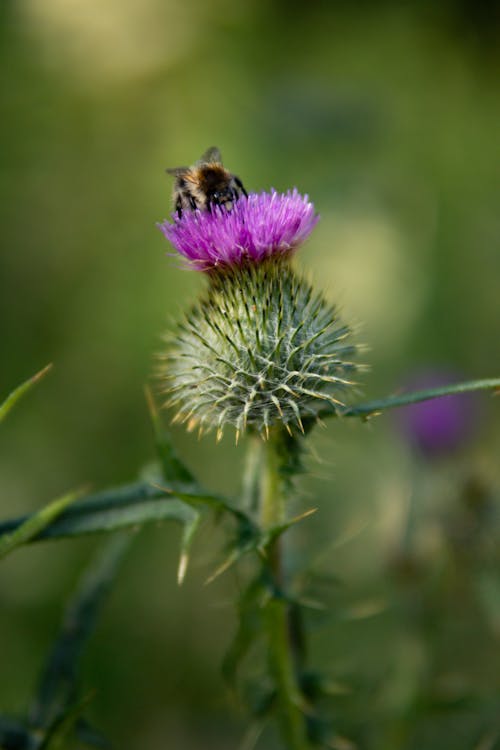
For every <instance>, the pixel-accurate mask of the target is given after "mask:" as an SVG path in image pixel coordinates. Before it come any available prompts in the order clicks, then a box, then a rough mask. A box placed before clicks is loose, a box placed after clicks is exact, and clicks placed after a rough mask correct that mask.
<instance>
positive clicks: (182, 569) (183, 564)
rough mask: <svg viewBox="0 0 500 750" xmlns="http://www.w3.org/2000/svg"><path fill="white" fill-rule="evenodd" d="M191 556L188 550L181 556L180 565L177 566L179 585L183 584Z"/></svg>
mask: <svg viewBox="0 0 500 750" xmlns="http://www.w3.org/2000/svg"><path fill="white" fill-rule="evenodd" d="M188 561H189V556H188V554H187V553H186V552H183V553H182V555H181V556H180V558H179V567H178V568H177V585H178V586H182V584H183V582H184V577H185V575H186V570H187V566H188Z"/></svg>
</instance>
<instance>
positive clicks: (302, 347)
mask: <svg viewBox="0 0 500 750" xmlns="http://www.w3.org/2000/svg"><path fill="white" fill-rule="evenodd" d="M349 335H350V329H349V328H348V327H347V326H346V325H344V324H343V323H342V322H341V321H340V320H339V317H338V315H337V312H336V310H335V308H332V307H331V306H330V305H329V304H328V303H327V302H326V301H325V300H324V299H323V297H322V296H320V295H317V294H315V293H314V292H313V289H312V287H311V286H310V284H309V283H308V282H306V281H305V280H303V279H302V278H300V277H298V276H297V275H296V274H295V272H294V270H293V269H292V267H291V266H290V264H289V263H288V262H283V261H280V260H279V259H276V258H274V259H269V260H267V261H265V262H263V263H260V264H258V265H255V264H251V263H249V264H248V265H246V266H244V267H240V268H233V269H229V270H228V269H226V270H225V271H224V272H223V273H218V272H216V271H214V272H212V274H210V284H209V287H208V289H207V291H206V293H205V296H204V297H202V299H201V301H200V302H199V303H198V304H197V305H196V306H195V307H194V308H193V309H192V310H191V311H190V313H188V315H187V316H186V318H185V320H184V322H182V323H181V324H179V326H178V330H177V332H176V333H175V334H174V335H173V336H172V337H171V339H170V342H169V349H168V352H167V354H166V355H164V356H163V357H162V358H161V366H160V377H161V378H162V381H163V384H164V390H165V392H166V393H167V394H168V397H167V406H170V407H174V408H175V409H176V415H175V417H174V421H180V422H187V424H188V428H189V429H195V428H198V429H199V430H200V432H205V431H209V430H211V429H216V430H217V436H218V437H221V436H222V432H223V430H224V427H226V426H227V425H229V424H230V425H233V426H234V428H235V429H236V431H237V435H239V433H240V432H241V431H243V430H245V429H246V428H250V429H252V430H254V431H257V432H259V433H261V434H262V435H263V436H264V437H265V436H266V435H267V434H268V432H269V429H270V428H272V427H273V426H275V425H283V426H285V427H286V429H287V430H288V431H289V432H292V430H295V429H299V430H303V421H304V420H306V419H310V418H311V417H312V418H317V417H318V415H319V413H320V412H321V411H324V410H325V406H326V405H330V407H331V408H332V409H333V410H334V411H336V412H339V411H340V410H341V407H342V405H343V404H342V400H341V396H342V394H343V392H344V391H345V390H346V388H349V387H350V386H352V382H351V381H350V380H349V376H350V374H351V373H352V372H353V371H354V370H356V369H357V366H356V364H355V363H354V362H352V361H351V357H352V355H354V354H355V353H356V349H357V347H356V346H355V345H353V344H352V343H349V342H348V341H347V339H348V337H349Z"/></svg>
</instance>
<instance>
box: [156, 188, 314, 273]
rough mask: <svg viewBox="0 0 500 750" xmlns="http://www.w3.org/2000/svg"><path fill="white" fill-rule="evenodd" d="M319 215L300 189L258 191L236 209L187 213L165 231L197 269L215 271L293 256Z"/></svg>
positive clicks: (218, 208)
mask: <svg viewBox="0 0 500 750" xmlns="http://www.w3.org/2000/svg"><path fill="white" fill-rule="evenodd" d="M318 218H319V217H318V215H317V214H315V212H314V206H313V204H312V203H311V202H310V201H309V198H308V196H307V195H300V193H299V192H298V191H297V190H296V189H294V190H292V191H288V192H287V193H286V194H283V193H277V192H276V191H275V190H272V191H271V192H270V193H252V194H250V195H249V196H248V198H240V199H239V200H237V201H236V202H235V203H234V204H233V207H232V209H231V210H230V211H228V210H227V209H226V208H224V207H222V206H216V207H214V208H212V210H211V211H192V212H189V213H188V212H184V213H183V215H182V216H181V217H180V218H179V217H177V216H175V217H174V220H173V223H170V222H168V221H164V222H163V223H161V224H159V225H158V226H159V228H160V229H161V231H162V232H163V234H164V235H165V237H166V238H167V239H168V240H169V241H170V242H171V243H172V245H173V246H174V247H175V249H176V250H177V251H178V252H179V253H180V254H181V255H182V256H184V258H186V259H187V261H188V264H189V266H190V267H191V268H194V269H197V270H200V271H209V270H210V269H213V268H215V267H216V266H224V265H225V266H234V265H240V264H242V263H244V262H246V261H247V260H250V261H253V262H256V263H258V262H260V261H262V260H264V259H265V258H268V257H270V256H276V255H286V254H290V253H291V252H293V251H294V250H295V249H296V248H297V247H298V246H299V245H300V244H301V243H302V242H304V240H305V239H306V238H307V237H308V236H309V234H310V233H311V231H312V230H313V228H314V226H315V224H316V222H317V221H318Z"/></svg>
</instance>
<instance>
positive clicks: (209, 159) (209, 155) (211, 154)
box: [196, 146, 222, 166]
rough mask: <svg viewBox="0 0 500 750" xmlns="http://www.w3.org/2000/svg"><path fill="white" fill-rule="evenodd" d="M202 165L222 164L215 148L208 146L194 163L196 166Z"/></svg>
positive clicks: (218, 152)
mask: <svg viewBox="0 0 500 750" xmlns="http://www.w3.org/2000/svg"><path fill="white" fill-rule="evenodd" d="M202 164H222V156H221V153H220V151H219V149H218V148H217V146H210V148H207V150H206V151H205V153H204V154H202V155H201V157H200V158H199V159H198V161H197V162H196V165H197V166H201V165H202Z"/></svg>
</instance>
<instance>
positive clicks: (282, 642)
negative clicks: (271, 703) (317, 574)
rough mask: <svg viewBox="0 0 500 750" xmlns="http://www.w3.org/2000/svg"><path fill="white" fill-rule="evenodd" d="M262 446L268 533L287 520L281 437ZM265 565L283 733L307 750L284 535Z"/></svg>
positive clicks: (294, 749) (293, 747)
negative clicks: (287, 595) (286, 595)
mask: <svg viewBox="0 0 500 750" xmlns="http://www.w3.org/2000/svg"><path fill="white" fill-rule="evenodd" d="M261 446H262V447H261V450H262V451H263V456H262V461H261V464H260V465H261V482H260V524H261V527H262V530H263V531H268V530H270V529H272V528H273V527H275V526H277V525H280V524H282V523H283V522H284V521H285V520H286V511H285V496H284V491H283V490H284V487H283V484H284V482H283V478H282V476H281V471H280V469H281V456H280V451H279V448H280V442H279V436H272V437H271V438H270V439H269V440H268V441H267V442H265V443H264V442H263V441H261ZM265 565H266V567H267V573H268V576H269V579H270V581H271V586H272V589H273V595H272V597H271V599H270V600H269V602H268V603H267V605H266V612H265V627H266V629H267V641H268V653H269V667H270V670H271V674H272V677H273V679H274V683H275V689H276V706H277V715H278V720H279V723H280V728H281V734H282V737H283V740H284V742H285V746H286V747H287V748H288V750H307V748H308V747H309V743H308V740H307V732H306V718H305V716H304V712H303V710H302V706H301V704H304V698H303V696H302V694H301V691H300V687H299V684H298V679H297V674H296V660H295V657H294V654H293V644H292V640H291V629H290V608H289V604H288V603H287V601H286V599H285V598H284V597H283V588H284V585H285V572H284V565H283V537H282V536H281V535H279V536H278V537H277V538H275V539H274V540H273V541H272V542H271V543H270V544H269V546H268V548H267V557H266V563H265Z"/></svg>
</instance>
